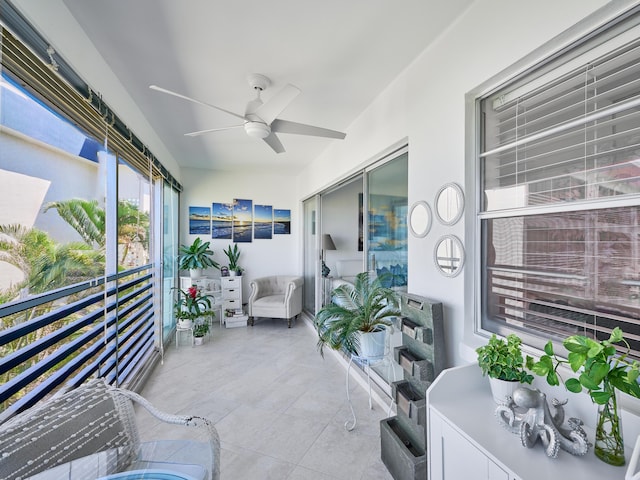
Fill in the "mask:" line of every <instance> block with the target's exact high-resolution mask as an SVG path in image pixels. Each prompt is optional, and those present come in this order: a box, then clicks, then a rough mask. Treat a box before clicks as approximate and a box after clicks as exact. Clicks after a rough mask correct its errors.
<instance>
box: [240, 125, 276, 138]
mask: <svg viewBox="0 0 640 480" xmlns="http://www.w3.org/2000/svg"><path fill="white" fill-rule="evenodd" d="M244 131H245V132H247V135H249V136H250V137H254V138H267V137H268V136H269V134H270V133H271V127H269V125H267V124H266V123H263V122H245V124H244Z"/></svg>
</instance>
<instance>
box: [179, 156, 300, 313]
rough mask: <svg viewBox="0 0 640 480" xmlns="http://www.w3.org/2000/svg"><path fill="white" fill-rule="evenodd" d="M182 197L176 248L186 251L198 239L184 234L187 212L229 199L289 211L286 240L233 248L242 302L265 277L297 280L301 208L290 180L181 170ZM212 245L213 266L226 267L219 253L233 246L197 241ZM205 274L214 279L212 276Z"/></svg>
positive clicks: (275, 238) (280, 237)
mask: <svg viewBox="0 0 640 480" xmlns="http://www.w3.org/2000/svg"><path fill="white" fill-rule="evenodd" d="M182 179H183V185H184V186H185V189H184V192H183V193H182V194H181V197H180V216H181V219H182V221H181V224H180V229H181V230H180V243H181V244H186V245H189V244H191V243H192V242H193V240H194V239H195V238H196V237H197V236H198V235H190V234H189V206H198V207H206V206H209V207H210V206H211V203H213V202H218V203H231V202H232V201H233V199H234V198H242V199H247V200H253V204H254V205H255V204H260V205H272V206H273V208H274V209H275V208H277V209H289V210H291V234H290V235H273V238H272V239H271V240H268V239H257V240H256V239H253V241H252V242H251V243H238V248H239V250H240V252H241V253H240V260H239V263H240V266H241V267H243V268H244V269H245V271H244V273H243V280H242V284H243V298H244V301H245V302H246V301H247V298H248V296H249V293H250V291H249V281H251V279H252V278H257V277H262V276H265V275H278V274H280V275H301V274H302V268H301V266H300V265H301V264H300V262H299V259H300V258H301V254H300V249H301V247H302V236H301V234H302V225H301V224H302V217H301V213H300V212H301V210H300V208H301V203H300V201H299V199H298V197H297V195H296V188H295V182H296V179H295V177H293V176H291V177H286V176H283V175H268V174H264V173H263V174H261V175H259V176H257V175H253V176H252V175H250V174H248V173H229V172H219V171H213V170H202V169H195V168H185V169H183V170H182ZM201 238H202V239H203V240H210V241H211V248H212V249H213V251H214V257H213V258H214V260H215V261H216V262H218V263H219V264H220V265H227V263H228V261H227V257H226V255H225V254H224V252H223V250H224V249H226V248H227V246H228V245H230V244H232V243H233V241H232V240H219V239H211V238H210V237H209V238H206V236H201ZM207 274H210V275H213V276H218V275H219V274H220V272H219V271H217V270H212V271H208V272H207Z"/></svg>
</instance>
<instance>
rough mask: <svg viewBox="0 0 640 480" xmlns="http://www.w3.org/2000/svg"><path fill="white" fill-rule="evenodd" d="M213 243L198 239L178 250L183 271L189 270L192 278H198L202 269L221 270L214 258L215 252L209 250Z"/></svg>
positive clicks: (181, 246)
mask: <svg viewBox="0 0 640 480" xmlns="http://www.w3.org/2000/svg"><path fill="white" fill-rule="evenodd" d="M210 244H211V242H203V241H202V239H201V238H200V237H197V238H196V239H195V240H194V241H193V243H192V244H191V245H189V246H186V245H180V249H179V250H178V262H179V267H180V269H181V270H189V271H190V272H191V278H197V277H198V276H199V273H200V271H201V270H202V269H205V268H209V267H212V268H220V265H218V263H217V262H216V261H215V260H214V259H213V258H212V257H213V250H211V249H210V248H209V245H210Z"/></svg>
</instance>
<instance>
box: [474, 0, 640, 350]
mask: <svg viewBox="0 0 640 480" xmlns="http://www.w3.org/2000/svg"><path fill="white" fill-rule="evenodd" d="M632 15H640V6H638V5H637V2H632V1H627V2H620V3H617V4H616V5H612V4H608V5H606V6H605V7H603V8H601V9H600V10H598V11H596V12H595V13H594V14H592V15H590V16H589V17H587V18H585V19H584V20H582V21H581V22H579V23H578V24H576V25H575V26H574V27H572V28H570V29H569V30H567V31H565V32H564V33H562V34H561V35H559V36H558V37H556V38H554V39H553V40H552V41H550V42H548V43H547V44H545V45H543V46H541V47H540V48H538V49H537V50H535V51H533V52H532V53H531V54H529V55H528V56H526V57H525V58H523V59H522V60H520V61H519V62H517V63H516V64H514V65H512V66H511V67H509V68H507V69H506V70H504V71H502V72H500V73H498V74H497V75H495V76H494V77H492V78H491V79H489V80H487V81H486V82H484V83H483V84H481V85H479V86H478V87H477V88H475V89H474V90H472V91H470V92H469V93H468V94H467V95H466V98H465V131H466V132H467V134H466V142H465V159H466V168H465V191H466V193H467V198H468V199H469V208H467V209H466V212H465V215H466V216H465V244H466V245H467V260H468V269H469V270H468V272H467V273H468V274H467V275H466V276H465V337H464V344H466V345H467V346H470V347H472V348H474V347H476V346H478V345H480V344H481V343H484V342H485V338H486V337H488V336H490V335H491V334H492V333H493V332H490V331H487V330H485V329H483V328H482V326H481V325H482V311H483V305H482V303H481V302H482V298H483V297H482V287H483V285H482V278H483V275H482V272H481V266H482V258H481V256H482V239H481V222H482V219H483V217H482V215H481V213H480V212H481V207H482V196H483V191H482V188H481V186H482V184H481V163H480V153H481V148H480V142H481V132H480V126H481V121H480V108H479V104H480V99H482V98H485V97H487V96H489V95H490V94H491V93H492V92H495V91H497V90H499V89H501V88H504V86H505V85H507V84H510V83H513V82H515V81H516V80H517V79H519V78H521V77H522V76H524V75H526V74H527V73H528V72H531V71H533V70H534V69H536V70H537V71H538V72H541V73H542V75H541V77H540V78H541V81H542V79H543V77H544V76H546V75H548V74H549V71H553V72H554V73H552V74H555V75H559V68H558V67H556V68H555V69H554V70H552V69H551V67H550V66H549V63H551V62H552V61H553V60H554V59H556V58H557V57H558V56H560V55H561V54H563V53H565V52H567V51H569V50H572V49H574V50H575V51H576V52H579V51H580V46H581V45H582V51H584V50H585V47H584V44H585V43H586V42H588V41H589V39H592V38H594V37H595V36H598V35H600V34H602V35H601V37H603V38H604V35H606V34H604V33H603V32H604V31H605V30H607V29H609V28H616V25H620V24H621V23H624V20H625V19H626V18H628V17H630V16H632ZM600 48H601V47H596V48H593V47H591V51H592V52H593V53H594V55H596V54H600V53H601V52H600V51H599V49H600ZM571 67H572V65H570V64H569V63H567V64H565V68H567V69H568V68H571ZM623 202H628V200H626V199H625V200H623ZM635 204H637V202H636V203H635ZM500 333H501V334H502V333H504V334H506V332H502V331H501V332H500ZM517 333H518V335H519V336H520V337H521V338H523V343H524V349H525V350H526V351H528V352H529V351H530V352H535V351H536V348H531V345H535V346H539V345H540V338H539V337H536V336H535V335H528V334H527V333H526V332H522V331H518V332H517ZM467 356H468V357H469V359H470V360H473V359H474V358H475V357H474V355H473V352H472V351H469V352H468V355H467Z"/></svg>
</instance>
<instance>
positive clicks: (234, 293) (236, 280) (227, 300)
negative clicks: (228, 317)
mask: <svg viewBox="0 0 640 480" xmlns="http://www.w3.org/2000/svg"><path fill="white" fill-rule="evenodd" d="M221 281H222V308H223V310H224V311H225V312H226V311H227V310H236V311H240V310H242V277H222V278H221Z"/></svg>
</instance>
